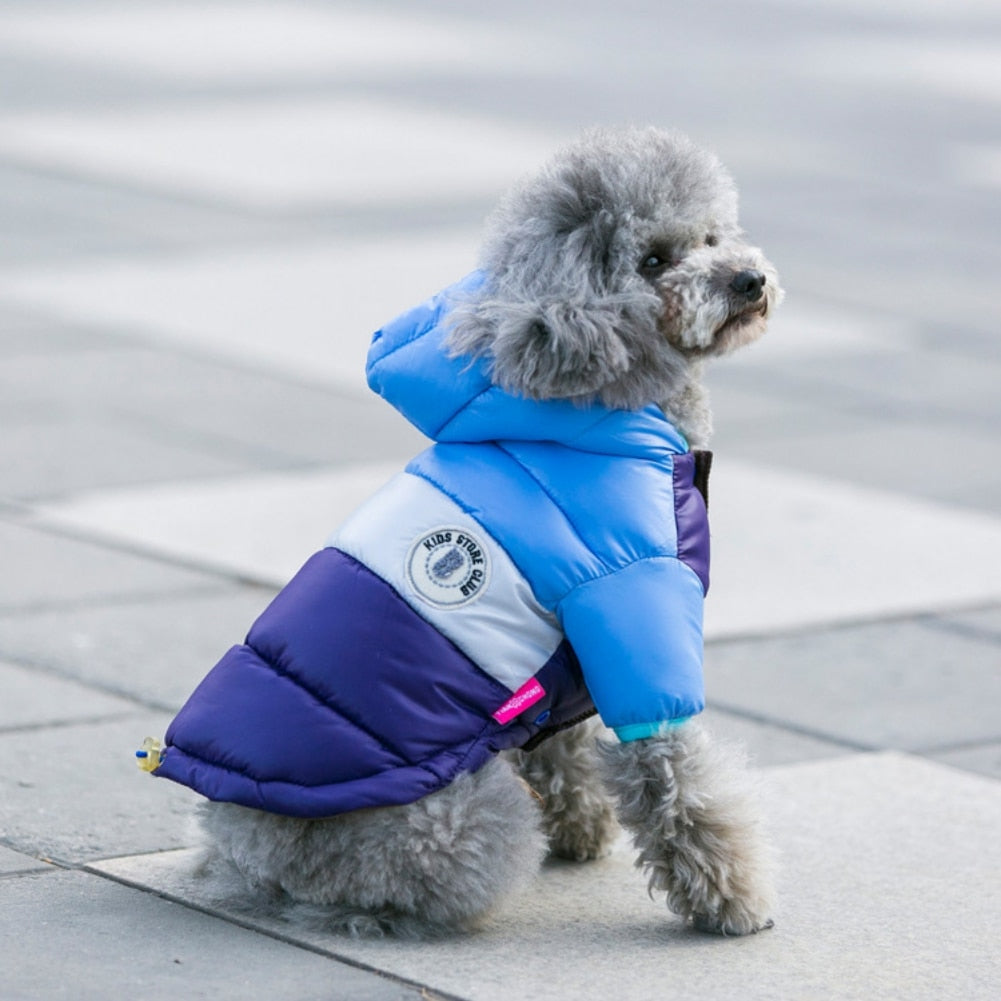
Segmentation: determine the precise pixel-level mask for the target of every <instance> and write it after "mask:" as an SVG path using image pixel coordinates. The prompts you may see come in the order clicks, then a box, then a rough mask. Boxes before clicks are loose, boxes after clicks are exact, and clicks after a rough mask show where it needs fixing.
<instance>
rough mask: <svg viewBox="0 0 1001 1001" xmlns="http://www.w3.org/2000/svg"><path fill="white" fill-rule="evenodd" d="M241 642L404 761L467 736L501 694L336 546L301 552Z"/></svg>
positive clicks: (491, 681) (387, 587)
mask: <svg viewBox="0 0 1001 1001" xmlns="http://www.w3.org/2000/svg"><path fill="white" fill-rule="evenodd" d="M247 643H248V645H249V646H251V647H252V648H253V649H254V650H256V651H257V652H258V653H259V654H260V656H261V657H262V658H263V659H264V660H265V661H268V662H269V663H270V664H272V665H273V666H274V667H275V669H276V670H277V671H278V672H279V673H281V674H285V675H288V676H289V677H290V678H291V679H293V680H294V681H295V682H296V683H297V684H299V685H300V686H301V687H303V688H304V689H305V690H307V691H308V692H309V694H310V696H311V697H312V698H314V699H316V700H317V701H319V702H321V703H325V704H326V705H329V706H332V707H335V708H336V710H337V712H338V713H340V714H341V715H343V716H344V717H345V718H346V719H348V720H349V721H351V722H352V723H354V724H355V725H356V726H358V727H359V729H363V730H365V731H367V732H370V733H374V734H377V735H378V736H379V739H380V740H382V741H383V742H384V743H385V745H386V746H387V748H388V749H389V750H391V751H393V752H394V753H396V754H398V755H399V756H400V757H401V758H403V759H404V760H406V761H408V762H412V763H416V762H419V761H423V760H424V759H425V758H427V757H430V756H431V755H433V754H436V753H438V752H439V751H440V750H441V748H443V747H450V746H454V745H457V744H461V743H463V742H465V741H467V740H468V739H469V737H470V734H471V733H477V732H479V730H480V729H482V727H483V722H484V719H485V718H487V717H489V715H490V713H492V712H493V711H494V710H495V709H496V708H497V706H499V705H501V703H503V702H504V701H505V700H506V699H507V698H508V697H509V696H510V692H509V691H508V690H507V688H505V687H504V686H503V685H501V684H500V683H499V682H497V681H495V680H494V679H493V678H491V677H490V676H489V675H487V674H485V673H484V672H482V671H481V670H480V669H479V668H478V667H477V666H476V665H475V664H474V663H473V662H472V661H471V660H470V659H469V658H468V657H466V656H465V654H463V653H462V652H461V651H460V650H459V649H458V648H457V647H455V646H454V645H453V644H452V643H451V642H450V641H449V640H448V639H446V638H445V637H444V636H442V634H441V633H439V632H438V630H437V629H435V628H434V627H433V626H432V625H430V624H429V623H428V622H427V621H425V620H424V619H422V618H421V617H420V616H419V615H418V614H417V613H416V612H415V611H414V610H413V609H412V608H411V607H410V606H409V605H408V604H407V603H406V602H405V601H404V600H403V599H402V598H401V597H400V596H399V595H398V594H397V593H396V592H395V591H394V590H393V588H392V587H390V585H389V584H387V583H386V582H385V581H384V580H382V578H380V577H377V576H376V575H375V574H373V573H372V571H371V570H369V569H368V568H367V567H365V566H363V565H362V564H361V563H359V562H358V561H357V560H354V559H352V558H351V557H350V556H348V555H346V554H345V553H342V552H341V551H340V550H338V549H324V550H321V551H320V552H319V553H316V554H315V555H314V556H312V557H311V558H310V559H309V561H308V562H307V563H306V564H305V566H304V567H303V568H302V569H301V570H300V571H299V573H298V574H296V576H295V577H294V578H293V579H292V580H291V581H290V582H289V583H288V585H287V586H286V587H285V589H284V590H283V591H282V592H281V593H280V594H279V595H278V596H277V597H276V598H275V599H274V601H273V602H272V603H271V605H270V606H269V607H268V608H267V609H266V610H265V612H264V613H263V614H262V615H261V617H260V618H259V619H258V620H257V622H256V623H255V624H254V626H253V628H252V629H251V631H250V635H249V636H248V637H247Z"/></svg>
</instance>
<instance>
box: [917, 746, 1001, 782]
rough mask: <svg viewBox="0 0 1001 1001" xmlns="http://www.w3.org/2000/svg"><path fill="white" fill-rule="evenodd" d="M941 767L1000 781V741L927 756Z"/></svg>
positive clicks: (937, 752)
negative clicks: (941, 765) (948, 767)
mask: <svg viewBox="0 0 1001 1001" xmlns="http://www.w3.org/2000/svg"><path fill="white" fill-rule="evenodd" d="M929 757H930V758H933V759H934V760H935V761H941V762H942V764H943V765H951V766H952V767H953V768H962V769H963V770H964V771H967V772H976V773H978V774H979V775H986V776H987V777H988V778H992V779H1001V741H997V742H995V743H993V744H979V745H977V746H976V747H963V748H956V749H955V750H952V751H936V752H935V753H933V754H930V755H929Z"/></svg>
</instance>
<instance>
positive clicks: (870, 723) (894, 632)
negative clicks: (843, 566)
mask: <svg viewBox="0 0 1001 1001" xmlns="http://www.w3.org/2000/svg"><path fill="white" fill-rule="evenodd" d="M999 663H1001V658H999V656H998V647H997V646H996V645H995V644H993V643H984V642H982V641H979V640H977V639H975V638H972V637H969V636H965V635H961V634H958V633H947V632H943V631H939V630H933V629H929V628H927V627H924V626H922V625H921V624H920V623H915V622H906V621H905V622H891V623H880V624H874V625H867V626H858V627H853V628H842V629H838V630H831V631H819V630H817V631H812V632H809V633H804V634H802V635H796V636H788V637H778V638H772V639H764V640H760V641H754V642H746V643H739V642H735V643H720V644H711V645H709V646H708V647H707V650H706V688H707V691H708V698H709V701H710V703H711V704H712V705H715V706H717V707H723V708H736V709H738V710H742V711H744V712H747V713H749V714H751V715H752V716H755V717H757V718H763V719H766V720H775V721H778V722H779V723H783V722H785V723H788V724H790V725H791V726H793V727H797V728H799V729H802V730H805V731H807V732H809V733H813V734H816V735H818V736H821V737H823V736H826V737H829V738H831V739H834V740H839V739H840V740H843V741H849V742H855V743H856V744H857V745H858V746H863V747H896V748H906V749H908V750H921V751H929V750H934V749H936V748H944V747H949V746H952V745H955V744H966V743H969V742H972V741H978V740H997V739H1001V716H999V715H998V712H997V707H998V705H999V704H1001V672H999V671H998V670H997V668H998V664H999Z"/></svg>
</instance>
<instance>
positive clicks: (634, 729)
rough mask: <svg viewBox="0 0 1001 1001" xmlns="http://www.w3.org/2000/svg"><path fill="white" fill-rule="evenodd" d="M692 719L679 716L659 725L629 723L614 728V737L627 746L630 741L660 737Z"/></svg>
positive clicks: (663, 721)
mask: <svg viewBox="0 0 1001 1001" xmlns="http://www.w3.org/2000/svg"><path fill="white" fill-rule="evenodd" d="M691 718H692V717H691V716H681V717H679V718H678V719H668V720H661V721H660V722H659V723H629V724H627V725H626V726H615V727H612V729H613V730H614V731H615V736H616V737H618V738H619V740H621V741H622V743H623V744H628V743H629V741H631V740H646V739H647V738H648V737H661V736H663V735H664V734H665V733H667V732H668V731H669V730H673V729H674V728H675V727H677V726H681V724H682V723H687V722H688V721H689V720H690V719H691Z"/></svg>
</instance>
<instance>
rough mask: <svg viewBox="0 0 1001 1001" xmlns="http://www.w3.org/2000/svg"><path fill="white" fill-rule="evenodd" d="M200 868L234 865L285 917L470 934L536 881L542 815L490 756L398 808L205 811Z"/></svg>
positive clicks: (343, 926)
mask: <svg viewBox="0 0 1001 1001" xmlns="http://www.w3.org/2000/svg"><path fill="white" fill-rule="evenodd" d="M202 822H203V827H204V828H205V829H206V832H207V833H208V835H209V837H210V840H211V847H210V849H209V850H210V852H212V853H213V855H214V857H213V858H210V861H209V864H208V865H207V867H206V869H207V870H208V871H212V870H213V869H215V870H219V869H220V868H221V869H229V870H230V871H232V870H233V869H235V870H237V871H238V872H239V874H240V875H241V876H242V878H243V880H244V882H245V883H246V884H247V885H249V886H250V887H251V888H252V889H255V890H257V891H262V892H263V899H265V900H270V901H274V900H275V899H276V898H280V899H284V900H285V901H286V902H287V903H289V904H292V903H294V905H295V906H290V907H287V908H286V914H287V916H288V917H289V919H290V920H303V921H306V922H308V923H309V924H319V925H321V926H323V927H325V928H327V929H329V930H334V931H342V932H348V933H349V934H353V935H383V934H387V933H388V934H395V935H400V936H407V937H425V936H432V935H437V934H444V933H448V932H456V931H465V930H470V929H472V928H474V927H476V925H477V924H478V923H479V922H481V921H482V919H483V918H484V917H485V916H486V915H487V914H488V913H489V912H490V911H491V910H492V909H493V908H494V907H495V906H496V904H497V903H498V902H499V901H500V899H501V898H502V897H503V896H505V895H506V894H507V893H508V892H509V891H510V890H511V889H512V888H513V887H515V886H516V885H518V883H520V882H521V881H523V880H524V879H525V878H526V877H531V876H532V875H534V873H535V871H536V870H537V869H538V866H539V863H540V862H541V859H542V857H543V855H544V854H545V840H544V838H543V836H542V833H541V831H540V830H539V811H538V808H537V805H536V804H535V802H534V800H533V798H532V797H531V795H530V794H529V792H528V790H527V789H526V788H525V786H524V784H523V783H522V782H521V781H520V780H519V779H518V777H517V776H516V775H515V774H514V772H513V770H512V768H511V766H510V765H509V764H508V763H507V762H506V761H503V760H501V759H499V758H498V759H493V760H491V761H490V762H488V763H487V764H486V765H485V766H484V767H483V768H481V769H480V770H479V771H478V772H476V773H474V774H470V773H463V774H461V775H459V777H458V778H457V779H456V780H455V781H454V782H453V783H452V784H451V785H449V786H447V787H446V788H445V789H442V790H440V791H438V792H435V793H432V794H430V795H428V796H425V797H424V798H423V799H420V800H418V801H417V802H415V803H410V804H408V805H406V806H392V807H380V808H377V809H366V810H356V811H354V812H352V813H345V814H341V815H339V816H336V817H330V818H326V819H321V820H303V819H299V818H296V817H282V816H277V815H275V814H269V813H262V812H259V811H256V810H248V809H246V808H244V807H240V806H234V805H232V804H216V803H210V804H206V806H205V808H204V809H203V816H202Z"/></svg>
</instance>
